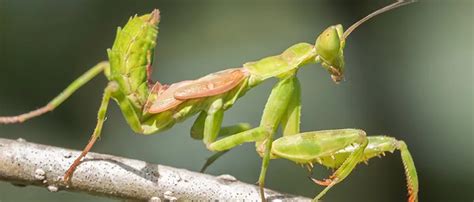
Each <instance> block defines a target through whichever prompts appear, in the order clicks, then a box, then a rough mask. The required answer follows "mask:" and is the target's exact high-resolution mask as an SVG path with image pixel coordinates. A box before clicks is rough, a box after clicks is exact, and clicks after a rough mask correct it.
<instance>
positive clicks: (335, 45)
mask: <svg viewBox="0 0 474 202" xmlns="http://www.w3.org/2000/svg"><path fill="white" fill-rule="evenodd" d="M344 45H345V40H344V37H343V30H342V25H334V26H330V27H328V28H327V29H326V30H324V31H323V33H321V34H320V35H319V36H318V38H317V39H316V46H315V47H316V53H317V54H318V56H317V57H316V60H317V61H318V60H319V61H321V65H322V66H323V67H324V68H326V69H327V70H328V71H329V73H330V74H331V78H332V80H333V81H334V82H336V83H338V82H339V81H341V80H342V79H343V77H344V76H343V74H344V54H343V48H344Z"/></svg>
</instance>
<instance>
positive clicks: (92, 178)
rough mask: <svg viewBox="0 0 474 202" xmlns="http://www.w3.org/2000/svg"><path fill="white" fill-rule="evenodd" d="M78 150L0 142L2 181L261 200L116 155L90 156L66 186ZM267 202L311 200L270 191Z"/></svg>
mask: <svg viewBox="0 0 474 202" xmlns="http://www.w3.org/2000/svg"><path fill="white" fill-rule="evenodd" d="M79 153H80V152H79V151H74V150H69V149H64V148H58V147H52V146H47V145H40V144H35V143H29V142H26V141H24V140H22V139H19V140H8V139H2V138H0V180H4V181H9V182H11V183H13V184H16V185H36V186H43V187H47V189H48V190H49V191H52V192H56V191H58V190H65V191H77V192H84V193H88V194H93V195H101V196H107V197H112V198H118V199H126V200H147V201H159V200H172V201H173V200H185V199H193V200H230V199H234V200H235V199H239V200H242V199H246V200H253V201H255V200H258V199H259V193H258V187H257V186H255V185H251V184H246V183H243V182H240V181H238V180H236V179H235V178H234V177H232V176H230V175H221V176H218V177H214V176H211V175H207V174H202V173H197V172H192V171H188V170H184V169H178V168H172V167H168V166H163V165H157V164H151V163H147V162H144V161H139V160H133V159H127V158H122V157H117V156H112V155H104V154H97V153H89V154H88V155H87V157H86V159H85V160H84V161H83V163H82V164H80V165H79V166H78V168H77V170H76V171H75V173H74V176H73V177H72V180H71V183H70V184H69V185H66V184H65V183H64V182H63V180H62V176H63V175H64V172H65V171H66V169H67V168H68V167H69V166H70V165H71V163H72V161H73V160H74V158H75V157H76V156H78V155H79ZM265 194H266V197H267V199H268V200H272V199H280V200H282V199H283V200H298V201H301V200H306V201H307V200H309V199H308V198H304V197H300V196H292V195H288V194H282V193H278V192H276V191H273V190H269V189H266V190H265Z"/></svg>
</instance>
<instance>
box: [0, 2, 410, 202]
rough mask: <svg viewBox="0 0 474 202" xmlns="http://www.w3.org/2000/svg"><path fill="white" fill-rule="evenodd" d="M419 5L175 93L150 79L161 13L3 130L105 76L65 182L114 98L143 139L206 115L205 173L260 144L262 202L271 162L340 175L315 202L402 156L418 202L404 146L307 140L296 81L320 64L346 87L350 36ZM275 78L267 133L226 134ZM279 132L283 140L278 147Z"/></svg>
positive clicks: (200, 121)
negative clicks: (230, 121) (229, 121)
mask: <svg viewBox="0 0 474 202" xmlns="http://www.w3.org/2000/svg"><path fill="white" fill-rule="evenodd" d="M412 2H413V1H397V2H395V3H392V4H390V5H388V6H386V7H384V8H381V9H379V10H377V11H375V12H373V13H371V14H369V15H368V16H366V17H365V18H363V19H361V20H359V21H358V22H356V23H355V24H353V25H352V26H351V27H349V28H348V29H347V30H346V31H345V32H344V31H343V27H342V25H334V26H330V27H328V28H327V29H326V30H324V31H323V32H322V33H321V34H320V35H319V36H318V37H317V39H316V42H315V44H314V45H313V44H309V43H298V44H295V45H293V46H291V47H289V48H288V49H286V50H285V51H283V53H281V54H280V55H275V56H270V57H266V58H263V59H261V60H258V61H255V62H248V63H245V64H243V66H242V67H238V68H231V69H226V70H223V71H219V72H216V73H212V74H209V75H207V76H204V77H202V78H199V79H196V80H187V81H181V82H177V83H173V84H169V85H165V84H160V83H159V82H156V83H154V82H152V81H151V79H150V74H151V65H152V62H153V55H154V54H153V52H154V48H155V45H156V38H157V35H158V23H159V22H160V14H159V11H158V10H157V9H155V10H154V11H153V12H151V13H150V14H146V15H143V16H135V17H132V18H130V20H129V21H128V23H127V24H126V25H125V26H124V28H123V29H121V28H118V30H117V35H116V39H115V42H114V44H113V46H112V48H111V49H108V50H107V53H108V57H109V61H108V62H107V61H104V62H101V63H98V64H97V65H96V66H94V67H92V68H91V69H90V70H88V71H87V72H86V73H84V74H83V75H81V76H80V77H79V78H77V79H76V80H75V81H74V82H72V83H71V84H70V85H69V86H68V87H67V88H66V89H65V90H64V91H63V92H62V93H61V94H59V95H58V96H57V97H55V98H54V99H53V100H52V101H50V102H49V103H48V104H47V105H46V106H44V107H41V108H39V109H36V110H34V111H31V112H28V113H24V114H21V115H18V116H7V117H0V123H2V124H11V123H20V122H23V121H26V120H28V119H31V118H33V117H36V116H40V115H42V114H44V113H46V112H49V111H52V110H53V109H55V108H56V107H58V106H59V105H60V104H61V103H63V102H64V101H65V100H66V99H67V98H68V97H69V96H70V95H71V94H73V93H74V92H75V91H76V90H78V89H79V88H80V87H81V86H83V85H84V84H85V83H87V82H88V81H90V80H91V79H92V78H94V77H95V76H97V75H98V74H99V73H101V72H103V73H104V74H105V76H106V77H107V79H108V80H109V83H108V85H107V87H106V88H105V90H104V94H103V98H102V102H101V104H100V108H99V111H98V114H97V125H96V127H95V129H94V131H93V133H92V136H91V138H90V140H89V143H88V144H87V146H86V147H85V148H84V149H83V151H82V153H81V155H80V156H78V157H77V158H76V159H75V161H74V162H73V163H72V165H71V166H70V168H69V169H68V170H67V171H66V173H65V175H64V181H65V182H69V181H70V180H72V176H73V173H74V170H75V168H76V167H77V166H78V165H79V164H80V163H81V160H82V158H83V157H85V156H86V154H87V153H88V152H89V151H90V150H91V148H92V146H93V145H94V143H95V142H96V140H97V139H98V137H99V136H100V135H101V130H102V126H103V123H104V121H105V115H106V111H107V107H108V103H109V101H110V99H111V98H112V99H113V100H114V101H115V102H117V104H118V105H119V107H120V109H121V111H122V113H123V116H124V118H125V119H126V121H127V123H128V124H129V125H130V127H131V128H132V130H133V131H134V132H136V133H138V134H144V135H148V134H153V133H158V132H161V131H164V130H166V129H169V128H171V127H172V126H173V125H174V124H175V123H178V122H180V121H183V120H184V119H187V118H190V117H192V116H193V115H196V114H199V115H198V117H197V119H196V121H195V122H194V124H193V126H192V128H191V136H192V137H193V138H195V139H201V140H202V141H203V142H204V144H205V145H206V147H207V148H208V149H209V150H210V151H215V152H217V153H216V154H215V155H214V156H213V157H211V158H209V160H208V161H207V162H206V164H205V166H204V168H203V169H205V168H206V167H207V166H209V165H210V164H211V163H212V162H213V161H214V160H216V159H217V158H218V157H219V156H221V155H222V154H223V153H225V152H227V151H229V150H230V149H232V148H234V147H236V146H239V145H241V144H243V143H247V142H255V146H256V151H257V153H258V154H259V155H260V156H261V157H262V159H263V160H262V166H261V172H260V177H259V180H258V183H259V186H260V192H261V197H262V200H265V196H264V192H263V187H264V184H265V174H266V171H267V168H268V165H269V161H270V159H273V158H285V159H288V160H290V161H293V162H295V163H297V164H302V165H307V167H308V168H309V169H310V170H311V169H312V168H313V165H314V164H316V163H317V164H321V165H324V166H326V167H331V168H335V169H336V171H335V172H334V173H333V174H332V175H331V176H330V177H329V178H328V179H325V180H322V181H320V180H316V179H312V180H313V181H314V182H315V183H317V184H319V185H322V186H326V188H325V189H324V190H323V191H321V193H319V194H318V195H317V196H316V198H315V199H320V198H321V197H322V196H323V195H324V194H325V193H326V192H327V191H328V190H329V189H330V188H331V187H333V186H334V185H336V184H337V183H339V182H341V181H343V180H344V179H345V178H346V177H347V176H348V175H349V174H350V173H351V171H352V170H353V169H354V168H355V166H356V165H357V164H359V163H361V162H365V161H367V160H368V159H370V158H372V157H375V156H380V155H383V154H384V152H394V150H400V152H401V156H402V161H403V164H404V168H405V174H406V178H407V184H408V193H409V199H408V200H409V201H417V196H418V178H417V173H416V169H415V165H414V162H413V159H412V157H411V155H410V152H409V151H408V149H407V146H406V144H405V143H404V142H403V141H400V140H396V139H395V138H392V137H387V136H370V137H367V136H366V134H365V132H364V131H362V130H358V129H336V130H325V131H311V132H303V133H302V132H300V126H299V125H300V116H301V87H300V83H299V81H298V78H297V72H298V70H299V68H300V67H302V66H303V65H305V64H309V63H321V65H322V67H323V68H325V69H326V70H327V71H328V72H329V74H330V76H331V78H332V80H333V81H334V82H336V83H338V82H340V81H341V80H342V79H343V74H344V66H345V65H344V56H343V49H344V47H345V42H346V39H347V37H348V36H349V34H350V33H351V32H352V31H353V30H354V29H356V28H357V27H358V26H359V25H361V24H362V23H364V22H365V21H367V20H368V19H370V18H372V17H374V16H376V15H378V14H380V13H383V12H385V11H388V10H391V9H393V8H396V7H399V6H402V5H406V4H409V3H412ZM270 78H276V79H278V82H277V84H276V85H275V86H274V87H273V89H272V91H271V93H270V96H269V98H268V101H267V103H266V105H265V109H264V111H263V115H262V118H261V122H260V125H259V126H258V127H255V128H251V127H250V126H249V124H245V123H240V124H236V125H233V126H228V127H221V124H222V120H223V117H224V112H225V111H226V110H227V109H229V108H230V107H232V106H233V104H234V103H235V102H236V101H237V99H238V98H240V97H241V96H243V95H244V94H245V93H246V92H247V91H249V90H250V89H251V88H253V87H255V86H257V85H258V84H260V83H262V82H263V81H265V80H267V79H270ZM279 126H281V128H282V131H283V137H280V138H278V139H275V137H274V135H275V133H276V131H277V129H278V127H279ZM219 137H220V139H218V138H219Z"/></svg>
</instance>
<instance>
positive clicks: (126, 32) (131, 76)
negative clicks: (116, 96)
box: [107, 10, 159, 110]
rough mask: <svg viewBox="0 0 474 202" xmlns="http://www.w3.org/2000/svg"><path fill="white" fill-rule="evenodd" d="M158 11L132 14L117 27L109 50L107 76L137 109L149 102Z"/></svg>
mask: <svg viewBox="0 0 474 202" xmlns="http://www.w3.org/2000/svg"><path fill="white" fill-rule="evenodd" d="M158 23H159V11H158V10H155V11H153V12H152V13H151V14H148V15H143V16H140V17H137V16H135V17H132V18H130V20H129V22H128V23H127V25H126V26H125V27H124V28H123V29H121V28H118V30H117V36H116V39H115V42H114V45H113V47H112V49H109V50H108V55H109V61H110V71H109V72H108V75H107V77H108V79H109V80H111V81H116V82H117V83H118V85H119V88H120V89H121V91H122V92H123V93H124V94H125V96H126V97H127V99H128V100H129V101H130V102H131V103H132V104H133V106H134V107H135V108H136V109H137V110H141V109H142V108H143V106H144V104H145V102H146V99H147V96H148V94H149V92H148V77H149V71H150V68H151V63H152V60H153V51H154V48H155V46H156V42H155V41H156V37H157V34H158V27H157V25H158Z"/></svg>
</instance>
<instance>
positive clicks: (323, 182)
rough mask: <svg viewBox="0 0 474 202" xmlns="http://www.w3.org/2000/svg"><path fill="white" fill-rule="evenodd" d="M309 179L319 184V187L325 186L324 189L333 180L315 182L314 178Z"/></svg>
mask: <svg viewBox="0 0 474 202" xmlns="http://www.w3.org/2000/svg"><path fill="white" fill-rule="evenodd" d="M310 179H311V180H312V181H313V182H314V183H316V184H319V185H321V186H325V187H327V186H329V185H330V184H331V183H332V182H333V180H331V179H324V181H321V180H317V179H314V178H312V177H310Z"/></svg>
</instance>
